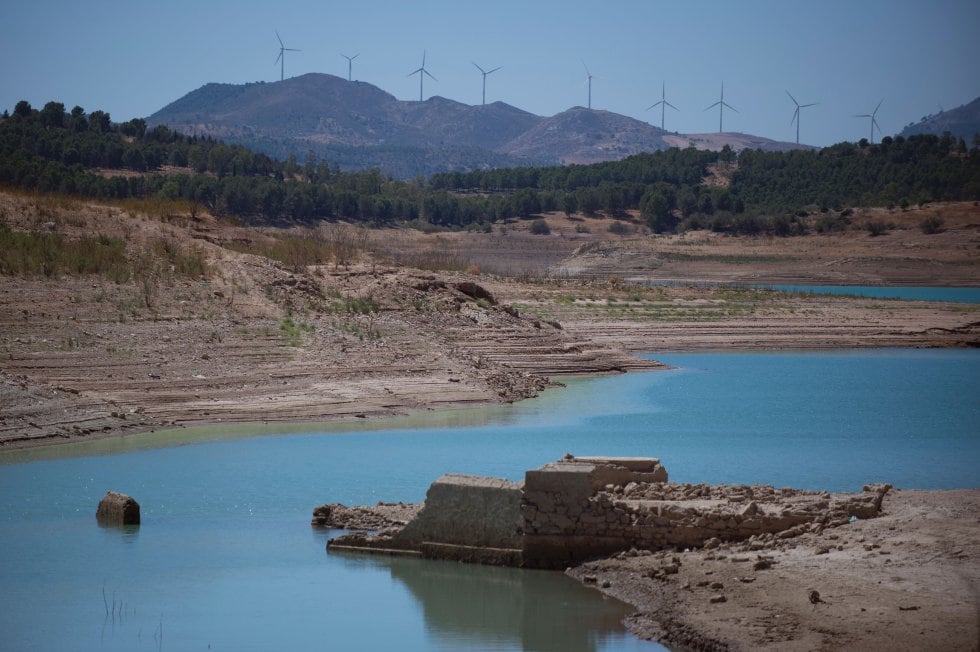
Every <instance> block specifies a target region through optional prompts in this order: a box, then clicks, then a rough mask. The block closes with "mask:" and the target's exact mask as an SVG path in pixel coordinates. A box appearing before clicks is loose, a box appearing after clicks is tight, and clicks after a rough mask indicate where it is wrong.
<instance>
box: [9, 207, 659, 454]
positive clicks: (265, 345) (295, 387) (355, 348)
mask: <svg viewBox="0 0 980 652" xmlns="http://www.w3.org/2000/svg"><path fill="white" fill-rule="evenodd" d="M2 199H3V201H4V206H3V208H4V215H5V221H6V223H7V225H8V226H10V227H12V228H15V229H25V230H34V231H41V232H45V233H57V234H60V235H62V236H63V237H65V238H75V237H79V236H80V235H82V234H90V233H99V234H104V235H107V236H116V237H123V238H125V239H126V242H127V243H128V247H129V248H130V250H131V251H130V255H131V256H133V257H139V256H142V255H144V254H145V252H146V251H148V250H151V249H153V248H154V247H156V248H157V249H160V248H161V246H160V243H161V242H162V243H164V244H163V245H162V248H163V249H164V250H168V251H178V252H183V254H182V255H191V253H193V254H195V255H199V256H200V257H202V258H203V259H204V260H206V263H207V273H206V274H205V275H203V276H201V277H192V278H188V277H186V276H181V275H179V274H176V273H173V266H171V269H170V271H169V272H168V270H167V269H166V268H165V267H166V265H165V264H164V265H163V266H162V268H160V269H157V271H156V272H155V273H154V274H153V275H152V276H146V275H144V276H142V277H140V278H136V277H133V278H129V279H123V280H119V279H116V280H114V279H110V278H106V277H104V276H94V275H73V274H68V273H59V274H58V275H57V276H56V277H44V276H32V277H26V278H25V277H21V276H6V277H4V278H3V284H2V286H0V398H2V401H3V410H2V411H0V412H2V415H0V443H2V444H4V445H8V446H9V445H18V444H19V445H24V444H30V443H37V442H48V441H63V440H64V439H70V438H75V437H82V436H93V435H110V434H119V433H123V432H133V431H138V430H145V429H150V428H158V427H163V426H173V425H187V424H193V423H209V422H218V421H223V422H227V421H307V420H322V419H330V418H336V417H357V416H367V415H384V414H396V413H404V412H407V411H410V410H416V409H420V408H431V407H433V406H449V405H459V404H466V403H474V402H480V403H483V402H496V401H512V400H517V399H521V398H526V397H529V396H533V395H535V394H536V393H537V392H538V391H540V389H542V388H543V387H544V386H545V385H546V384H547V380H546V376H547V375H550V374H554V373H568V372H596V373H601V372H609V371H621V370H624V369H627V368H639V367H652V366H656V365H655V363H650V362H647V361H643V360H638V359H636V358H634V357H632V356H630V355H628V354H627V353H626V352H625V351H623V350H621V349H620V350H617V349H615V348H610V347H608V346H606V345H594V344H592V343H590V342H588V341H581V340H579V339H577V338H576V337H575V336H574V335H571V334H569V333H567V332H565V331H564V330H563V329H562V328H561V327H560V325H557V324H552V323H547V322H544V321H541V320H540V319H537V318H534V317H525V316H522V315H521V314H520V313H519V312H517V311H516V310H513V309H511V308H509V307H508V306H506V305H501V304H500V303H499V302H497V300H496V299H495V298H494V296H493V295H492V294H491V293H490V292H488V291H487V290H486V289H485V288H483V287H482V286H481V285H480V283H481V282H482V280H481V278H480V277H478V276H474V275H472V274H471V275H466V274H461V273H454V272H428V271H420V270H412V269H406V268H403V267H399V266H387V265H385V266H382V265H379V264H376V263H373V262H370V260H369V259H368V258H367V257H366V256H365V255H363V252H353V253H351V254H350V256H349V258H350V259H348V257H345V264H344V265H341V264H337V262H336V260H335V261H334V262H333V263H326V262H325V264H321V265H299V266H297V265H287V264H285V263H283V262H280V261H278V260H275V259H270V258H267V257H264V256H261V255H256V254H249V253H239V252H238V251H235V250H232V249H229V248H228V247H231V246H235V247H238V248H242V247H245V246H249V247H256V246H260V245H262V244H263V243H264V244H266V245H268V244H270V243H275V242H276V241H275V239H274V238H272V237H271V236H269V235H264V234H261V233H258V232H256V231H252V230H249V229H244V228H241V227H236V226H232V225H228V224H224V223H221V222H219V221H216V220H213V219H210V218H198V219H197V220H187V219H176V220H175V219H171V218H168V217H166V216H164V217H159V216H158V217H151V216H148V215H145V214H142V213H139V212H137V211H131V210H128V209H125V208H120V207H107V206H98V205H93V204H84V203H80V202H67V203H64V204H59V203H57V202H55V201H54V200H51V201H47V202H45V201H40V203H39V200H37V199H25V198H22V197H16V196H5V197H2ZM308 235H309V234H308ZM357 261H360V262H357Z"/></svg>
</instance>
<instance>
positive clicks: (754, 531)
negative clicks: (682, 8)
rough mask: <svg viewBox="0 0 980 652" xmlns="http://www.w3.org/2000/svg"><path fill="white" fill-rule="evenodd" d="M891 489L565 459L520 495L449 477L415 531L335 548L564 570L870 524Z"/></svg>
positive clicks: (437, 486) (350, 538)
mask: <svg viewBox="0 0 980 652" xmlns="http://www.w3.org/2000/svg"><path fill="white" fill-rule="evenodd" d="M889 488H890V487H889V485H871V486H865V487H864V490H863V491H862V492H861V493H858V494H844V495H836V496H831V495H830V494H828V493H826V492H823V493H821V492H812V491H804V490H798V489H788V488H787V489H775V488H773V487H769V486H762V485H754V486H751V487H750V486H746V485H707V484H694V485H692V484H670V483H668V481H667V471H666V469H664V467H663V466H662V465H661V464H660V460H658V459H656V458H623V457H619V458H616V457H572V456H570V455H566V456H565V457H564V458H563V459H561V460H559V461H557V462H553V463H550V464H546V465H544V466H542V467H541V468H539V469H535V470H533V471H528V472H527V473H526V474H525V478H524V482H523V483H521V484H517V483H514V482H511V481H509V480H503V479H499V478H484V477H474V476H466V475H454V474H449V475H444V476H442V477H441V478H439V479H438V480H436V481H435V482H434V483H432V485H431V486H430V487H429V490H428V493H427V494H426V499H425V505H424V506H423V507H422V509H421V510H420V511H419V512H418V514H417V515H416V516H415V518H413V519H412V520H410V521H408V522H407V523H405V524H404V525H396V526H394V527H388V528H383V529H380V530H379V531H377V532H376V533H375V534H370V535H369V534H366V533H364V532H353V533H349V534H345V535H343V536H340V537H337V538H335V539H331V540H330V542H329V543H328V548H329V549H335V550H363V551H367V552H384V553H390V554H410V555H420V556H423V557H429V558H435V559H453V560H459V561H467V562H474V563H483V564H496V565H506V566H523V567H530V568H565V567H566V566H569V565H571V564H574V563H577V562H580V561H583V560H586V559H590V558H594V557H598V556H602V555H608V554H612V553H615V552H618V551H621V550H629V549H631V548H637V549H643V550H659V549H666V548H681V549H683V548H700V547H711V546H713V545H717V543H718V542H720V541H738V540H746V539H754V538H761V537H764V536H766V537H770V538H771V537H779V538H789V537H792V536H795V535H798V534H802V533H803V532H809V531H817V530H820V529H823V528H826V527H834V526H837V525H843V524H845V523H847V522H848V521H849V520H850V519H852V518H872V517H874V516H876V515H877V514H878V513H879V511H880V510H881V501H882V498H883V496H884V495H885V492H887V491H888V489H889ZM325 507H326V506H325ZM325 507H324V508H325ZM324 508H318V509H324ZM315 521H316V519H315Z"/></svg>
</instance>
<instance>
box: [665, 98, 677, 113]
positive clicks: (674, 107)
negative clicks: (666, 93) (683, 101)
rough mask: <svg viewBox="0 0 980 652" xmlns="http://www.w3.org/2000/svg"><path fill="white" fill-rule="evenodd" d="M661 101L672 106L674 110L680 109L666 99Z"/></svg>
mask: <svg viewBox="0 0 980 652" xmlns="http://www.w3.org/2000/svg"><path fill="white" fill-rule="evenodd" d="M663 103H664V104H666V105H667V106H669V107H670V108H672V109H673V110H675V111H680V109H678V108H677V107H676V106H674V105H673V104H671V103H670V102H668V101H667V100H663Z"/></svg>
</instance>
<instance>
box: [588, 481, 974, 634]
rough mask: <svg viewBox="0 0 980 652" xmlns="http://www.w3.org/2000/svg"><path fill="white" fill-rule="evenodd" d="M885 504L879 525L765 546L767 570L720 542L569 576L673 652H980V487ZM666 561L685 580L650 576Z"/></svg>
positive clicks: (613, 561) (891, 497)
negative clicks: (618, 605)
mask: <svg viewBox="0 0 980 652" xmlns="http://www.w3.org/2000/svg"><path fill="white" fill-rule="evenodd" d="M883 506H884V511H883V513H882V515H880V516H878V517H877V518H873V519H868V520H861V521H857V522H854V523H851V524H849V525H846V526H843V527H841V528H837V529H833V530H830V529H828V530H824V531H823V532H821V533H808V534H804V535H802V536H800V537H796V538H793V539H788V540H786V542H785V544H783V545H781V546H779V548H777V549H775V550H765V551H764V556H765V557H766V558H767V559H771V561H772V567H771V568H769V569H766V570H760V571H755V570H753V567H752V561H753V560H755V559H757V557H758V555H759V554H763V553H759V552H756V551H754V550H752V547H751V546H748V545H745V544H722V545H721V546H720V547H718V548H715V549H712V550H703V549H702V550H694V551H690V552H682V551H677V552H669V553H655V554H653V555H649V556H647V555H636V554H630V553H627V554H622V555H616V556H613V557H611V558H609V559H603V560H597V561H593V562H589V563H586V564H583V565H581V566H578V567H576V568H573V569H570V570H569V571H568V573H569V574H570V575H571V576H573V577H576V578H577V579H579V580H580V581H584V582H586V583H588V584H591V585H594V586H596V587H597V588H598V589H599V590H601V591H602V592H603V593H606V594H608V595H610V596H612V597H615V598H617V599H619V600H623V601H625V602H627V603H629V604H632V605H633V606H635V607H636V608H637V610H638V611H637V613H635V614H633V615H632V616H630V617H629V618H628V619H627V626H628V627H629V629H630V630H631V631H632V632H633V633H634V634H636V635H637V636H639V637H641V638H645V639H649V640H657V641H659V642H662V643H664V644H665V645H669V646H671V647H672V649H679V650H728V649H732V650H743V649H744V650H749V649H752V650H756V649H771V650H838V649H860V650H894V649H921V650H927V649H932V650H938V649H943V650H975V649H977V645H978V641H980V631H978V627H980V620H978V617H977V616H978V612H980V597H978V596H980V561H978V557H980V537H978V536H977V534H978V531H980V524H978V520H977V514H978V513H980V489H958V490H929V491H918V490H893V491H892V492H889V494H888V495H886V497H885V500H884V503H883ZM664 558H670V559H677V560H679V561H680V564H679V572H678V573H677V574H672V575H663V574H661V575H659V576H658V577H657V578H656V579H654V578H652V577H650V576H649V575H650V574H651V572H652V571H653V570H655V569H656V568H659V567H660V566H661V565H662V564H663V560H664ZM813 591H816V596H813V595H812V592H813ZM717 596H723V597H724V601H720V600H719V601H716V602H712V599H713V598H714V599H716V600H717Z"/></svg>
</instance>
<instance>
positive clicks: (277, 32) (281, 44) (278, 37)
mask: <svg viewBox="0 0 980 652" xmlns="http://www.w3.org/2000/svg"><path fill="white" fill-rule="evenodd" d="M276 38H277V39H279V47H286V44H285V43H283V42H282V37H281V36H279V30H276Z"/></svg>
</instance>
